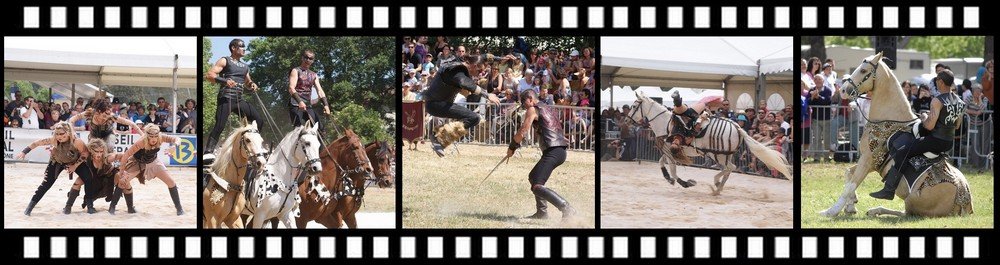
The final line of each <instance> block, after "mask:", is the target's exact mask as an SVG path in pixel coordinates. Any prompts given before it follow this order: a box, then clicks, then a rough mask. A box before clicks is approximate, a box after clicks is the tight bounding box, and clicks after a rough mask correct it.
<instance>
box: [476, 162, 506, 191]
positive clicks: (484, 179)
mask: <svg viewBox="0 0 1000 265" xmlns="http://www.w3.org/2000/svg"><path fill="white" fill-rule="evenodd" d="M508 158H509V157H504V158H503V159H500V163H497V165H496V166H494V167H493V170H490V173H489V174H486V177H485V178H483V180H482V181H479V185H482V184H483V182H486V179H488V178H490V176H491V175H493V172H496V171H497V168H500V165H502V164H503V162H504V161H507V159H508Z"/></svg>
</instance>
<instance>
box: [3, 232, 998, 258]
mask: <svg viewBox="0 0 1000 265" xmlns="http://www.w3.org/2000/svg"><path fill="white" fill-rule="evenodd" d="M20 240H21V241H22V242H23V244H22V245H23V248H21V249H19V250H21V253H18V255H17V256H16V257H17V258H18V260H23V261H46V260H64V259H70V260H72V259H95V260H99V259H114V260H128V259H182V260H183V259H319V260H323V259H341V260H343V259H360V260H364V259H371V260H390V259H402V260H406V259H428V260H434V259H439V260H448V259H455V260H462V259H470V260H472V259H475V260H525V259H564V260H565V259H581V260H583V259H586V260H593V259H600V260H605V259H612V260H619V259H621V260H685V261H694V262H698V261H704V262H712V261H715V262H718V261H719V260H736V259H739V260H776V261H780V260H786V261H794V260H810V259H813V260H818V259H840V260H853V259H856V260H924V261H926V260H953V261H954V260H963V261H973V262H976V261H979V262H986V261H988V260H990V259H992V258H991V257H989V256H990V252H989V250H988V249H989V245H990V244H989V238H988V237H979V236H951V235H948V236H924V235H921V236H903V235H891V236H888V235H887V236H766V235H760V236H753V235H750V236H743V235H741V236H725V235H716V236H626V235H622V236H588V235H582V236H581V235H568V234H566V235H503V236H500V235H497V236H491V235H469V236H463V235H456V236H433V235H421V236H405V235H404V236H398V235H381V236H380V235H374V236H371V235H364V236H315V235H302V236H261V235H256V236H252V235H248V236H97V235H95V236H80V237H67V236H24V237H22V238H20Z"/></svg>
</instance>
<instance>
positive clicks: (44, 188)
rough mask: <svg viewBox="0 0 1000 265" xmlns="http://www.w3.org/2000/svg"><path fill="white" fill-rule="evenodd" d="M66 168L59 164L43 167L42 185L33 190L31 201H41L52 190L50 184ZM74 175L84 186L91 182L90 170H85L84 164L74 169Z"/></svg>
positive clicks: (53, 182) (52, 163)
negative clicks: (43, 177)
mask: <svg viewBox="0 0 1000 265" xmlns="http://www.w3.org/2000/svg"><path fill="white" fill-rule="evenodd" d="M66 167H67V166H66V165H64V164H61V163H56V162H49V166H47V167H45V179H43V180H42V184H40V185H38V188H37V189H35V195H34V196H32V197H31V200H32V201H40V200H42V197H43V196H45V193H46V192H48V191H49V189H50V188H52V184H55V182H56V177H58V176H59V173H60V172H62V171H63V170H64V169H66ZM74 173H76V176H77V177H79V178H81V179H83V182H84V185H85V186H86V183H87V182H91V181H93V179H91V176H90V169H89V168H87V165H86V164H81V165H80V166H79V167H76V171H74Z"/></svg>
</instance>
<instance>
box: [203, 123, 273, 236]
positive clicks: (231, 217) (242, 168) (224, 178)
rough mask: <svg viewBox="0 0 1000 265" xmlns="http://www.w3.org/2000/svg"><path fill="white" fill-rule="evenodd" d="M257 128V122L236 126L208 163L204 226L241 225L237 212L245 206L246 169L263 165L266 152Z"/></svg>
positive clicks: (204, 194)
mask: <svg viewBox="0 0 1000 265" xmlns="http://www.w3.org/2000/svg"><path fill="white" fill-rule="evenodd" d="M263 142H264V139H263V138H261V136H260V133H259V132H258V131H257V122H256V121H255V122H252V123H250V124H248V125H247V126H244V127H242V128H238V129H236V130H235V131H233V133H231V134H229V136H228V137H226V140H225V141H223V142H222V143H223V145H222V147H221V148H220V149H219V150H218V154H219V156H218V157H219V158H220V159H219V160H216V161H215V163H213V164H212V165H211V169H210V170H209V172H207V173H206V174H208V175H209V176H210V177H209V178H208V182H207V185H205V190H204V191H202V200H201V201H202V203H203V204H204V214H205V222H204V227H205V228H220V227H221V226H222V225H226V226H227V227H229V228H242V227H243V223H242V222H239V217H240V213H242V212H243V208H244V206H245V205H246V198H245V197H243V194H242V193H241V191H243V189H244V183H243V178H244V176H246V174H247V171H248V170H250V171H252V169H253V168H258V169H259V168H261V167H262V166H264V163H265V158H266V156H267V151H266V150H264V148H263V147H262V146H263Z"/></svg>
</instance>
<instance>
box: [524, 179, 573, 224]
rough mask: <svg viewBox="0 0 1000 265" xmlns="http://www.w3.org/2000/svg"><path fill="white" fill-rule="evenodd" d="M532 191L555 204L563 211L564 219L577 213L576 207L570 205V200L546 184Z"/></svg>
mask: <svg viewBox="0 0 1000 265" xmlns="http://www.w3.org/2000/svg"><path fill="white" fill-rule="evenodd" d="M532 192H534V193H535V196H539V197H542V198H543V199H545V200H546V201H549V203H552V205H553V206H555V207H556V209H559V211H562V213H563V216H562V218H563V220H566V219H569V218H571V217H573V216H574V215H576V209H573V207H572V206H570V205H569V202H567V201H566V199H563V197H562V196H559V194H558V193H556V192H555V191H553V190H551V189H549V188H546V187H545V186H542V187H538V188H537V189H535V190H532Z"/></svg>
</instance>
